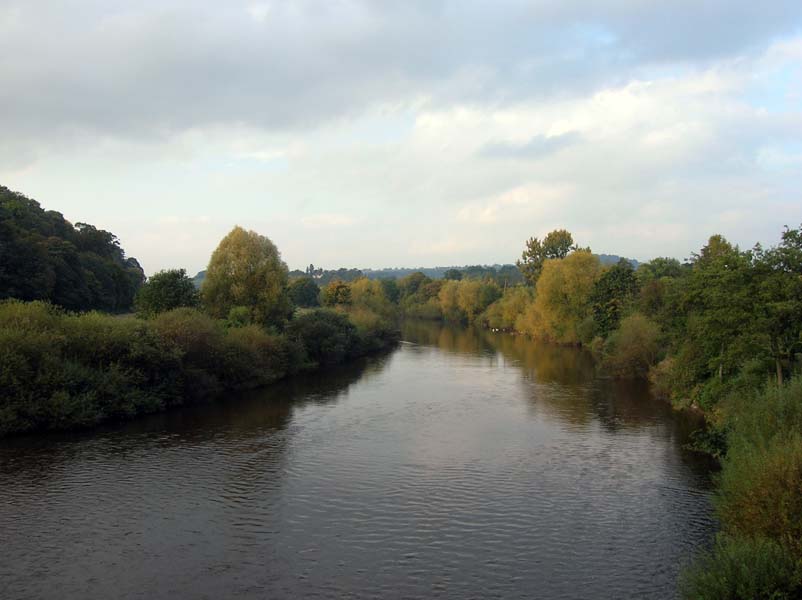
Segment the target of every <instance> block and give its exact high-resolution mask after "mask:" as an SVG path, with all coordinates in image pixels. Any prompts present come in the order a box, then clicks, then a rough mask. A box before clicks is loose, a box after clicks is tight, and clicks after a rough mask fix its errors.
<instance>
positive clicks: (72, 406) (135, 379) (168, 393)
mask: <svg viewBox="0 0 802 600" xmlns="http://www.w3.org/2000/svg"><path fill="white" fill-rule="evenodd" d="M399 337H400V335H399V332H398V331H397V329H395V328H394V327H392V326H390V325H389V324H388V323H387V322H386V321H384V320H382V319H365V318H364V315H361V316H360V318H357V319H354V318H352V317H351V316H350V315H349V314H347V313H346V312H338V311H335V310H325V309H318V310H309V311H304V312H302V313H301V314H299V315H297V316H296V317H295V318H293V319H292V320H291V321H290V322H289V323H288V324H287V326H286V327H285V328H284V330H283V331H282V332H275V331H272V332H271V331H268V330H266V329H264V328H262V327H260V326H258V325H245V326H240V327H238V326H231V325H230V324H227V323H226V322H224V321H222V320H218V319H213V318H211V317H209V316H208V315H205V314H203V313H201V312H199V311H197V310H194V309H190V308H179V309H175V310H172V311H168V312H165V313H162V314H160V315H158V316H157V317H155V318H153V319H148V320H145V319H136V318H125V319H121V318H117V317H115V316H112V315H107V314H102V313H97V312H92V313H84V314H73V313H69V312H66V311H64V310H62V309H59V308H57V307H54V306H52V305H50V304H47V303H44V302H27V303H26V302H19V301H7V302H2V303H0V387H1V388H2V390H3V393H2V398H0V436H5V435H11V434H17V433H24V432H34V431H48V430H64V429H77V428H84V427H91V426H93V425H97V424H99V423H102V422H105V421H119V420H125V419H130V418H133V417H135V416H137V415H140V414H147V413H154V412H159V411H162V410H165V409H167V408H170V407H173V406H179V405H185V404H191V403H194V402H198V401H203V400H206V399H209V398H212V397H215V396H217V395H219V394H221V393H223V392H226V391H233V390H247V389H254V388H258V387H262V386H266V385H269V384H271V383H273V382H276V381H278V380H280V379H283V378H285V377H287V376H290V375H294V374H298V373H303V372H308V371H311V370H314V369H317V368H319V367H321V366H327V365H334V364H341V363H344V362H347V361H349V360H353V359H354V358H357V357H360V356H364V355H366V354H370V353H372V352H377V351H380V350H382V349H385V348H388V347H390V346H392V345H393V344H395V343H397V341H398V339H399Z"/></svg>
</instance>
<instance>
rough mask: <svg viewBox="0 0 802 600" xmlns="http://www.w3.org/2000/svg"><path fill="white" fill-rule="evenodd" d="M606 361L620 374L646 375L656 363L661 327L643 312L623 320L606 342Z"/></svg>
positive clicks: (607, 364)
mask: <svg viewBox="0 0 802 600" xmlns="http://www.w3.org/2000/svg"><path fill="white" fill-rule="evenodd" d="M604 352H605V356H604V363H605V365H606V366H607V367H608V368H609V369H610V371H611V372H612V373H613V374H615V375H616V376H618V377H645V376H646V375H647V374H648V373H649V369H650V368H651V366H652V365H654V364H655V363H656V362H657V357H658V355H659V352H660V328H659V327H658V326H657V324H656V323H654V322H652V321H650V320H649V319H647V318H646V317H644V316H643V315H641V314H637V313H636V314H634V315H631V316H629V317H627V318H626V319H624V320H622V321H621V326H620V327H619V328H618V329H616V330H615V331H614V332H613V333H612V334H611V335H610V337H609V338H608V339H607V342H606V343H605V350H604Z"/></svg>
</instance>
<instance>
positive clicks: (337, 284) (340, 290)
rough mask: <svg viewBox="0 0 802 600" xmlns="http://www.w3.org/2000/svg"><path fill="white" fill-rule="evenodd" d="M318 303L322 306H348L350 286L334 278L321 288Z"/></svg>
mask: <svg viewBox="0 0 802 600" xmlns="http://www.w3.org/2000/svg"><path fill="white" fill-rule="evenodd" d="M320 303H321V304H322V305H323V306H332V307H334V306H350V305H351V286H350V285H348V284H347V283H346V282H344V281H340V280H339V279H335V280H334V281H331V282H330V283H329V284H328V285H326V286H325V287H324V288H323V291H322V292H321V293H320Z"/></svg>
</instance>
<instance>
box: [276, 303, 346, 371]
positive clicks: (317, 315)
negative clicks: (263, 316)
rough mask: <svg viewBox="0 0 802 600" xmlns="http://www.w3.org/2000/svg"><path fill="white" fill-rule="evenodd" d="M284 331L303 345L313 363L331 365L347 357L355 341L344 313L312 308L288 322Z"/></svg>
mask: <svg viewBox="0 0 802 600" xmlns="http://www.w3.org/2000/svg"><path fill="white" fill-rule="evenodd" d="M287 333H288V335H289V336H290V338H292V339H295V340H297V341H298V342H299V343H300V344H301V345H302V346H303V348H304V350H305V352H306V355H307V357H308V358H309V360H311V361H312V362H313V363H314V364H318V365H333V364H337V363H341V362H343V361H344V360H345V359H346V358H348V357H349V356H351V355H352V354H353V353H354V350H355V349H356V345H357V343H358V336H357V330H356V327H355V326H354V324H353V323H351V321H350V320H349V319H348V317H347V316H346V315H345V314H342V313H339V312H336V311H333V310H327V309H318V310H312V311H309V312H307V313H304V314H302V315H299V316H298V317H296V318H295V319H294V320H293V321H291V322H290V324H289V326H288V328H287Z"/></svg>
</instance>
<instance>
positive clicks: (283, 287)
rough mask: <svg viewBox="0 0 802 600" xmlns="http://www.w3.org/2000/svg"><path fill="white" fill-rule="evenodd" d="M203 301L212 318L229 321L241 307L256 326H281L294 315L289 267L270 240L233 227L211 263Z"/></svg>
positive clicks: (202, 295)
mask: <svg viewBox="0 0 802 600" xmlns="http://www.w3.org/2000/svg"><path fill="white" fill-rule="evenodd" d="M201 298H202V299H203V304H204V306H205V308H206V310H207V311H208V312H209V314H210V315H212V316H213V317H217V318H226V317H228V316H229V313H230V312H231V310H232V309H234V308H240V307H242V308H244V309H246V310H247V311H248V314H249V316H250V319H251V320H252V321H253V322H254V323H259V324H260V325H265V326H268V325H281V324H282V323H283V322H284V321H285V320H286V319H287V318H288V317H289V316H290V314H291V312H292V305H291V303H290V301H289V297H288V295H287V265H286V264H284V262H283V261H282V260H281V254H279V251H278V248H276V246H275V244H273V242H271V241H270V240H269V239H268V238H266V237H265V236H263V235H259V234H258V233H256V232H255V231H246V230H245V229H243V228H242V227H239V226H237V227H234V229H232V230H231V232H230V233H229V234H228V235H227V236H226V237H224V238H223V239H222V240H221V241H220V244H219V245H218V246H217V249H216V250H215V251H214V253H213V254H212V258H211V259H210V260H209V266H208V268H207V270H206V278H205V279H204V281H203V285H202V286H201Z"/></svg>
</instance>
